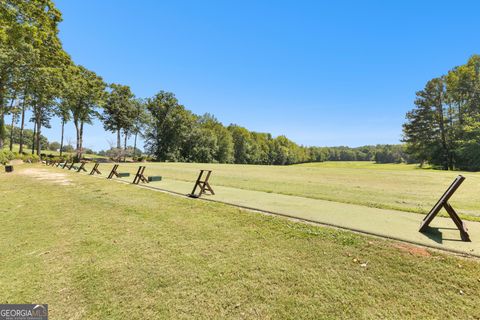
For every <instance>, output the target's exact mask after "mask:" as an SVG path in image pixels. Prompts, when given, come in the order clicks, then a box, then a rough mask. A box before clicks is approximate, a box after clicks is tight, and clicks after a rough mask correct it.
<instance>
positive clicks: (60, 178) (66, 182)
mask: <svg viewBox="0 0 480 320" xmlns="http://www.w3.org/2000/svg"><path fill="white" fill-rule="evenodd" d="M18 174H21V175H25V176H30V177H34V178H35V179H37V180H42V181H50V182H53V183H55V184H59V185H61V186H70V185H72V184H73V183H72V181H71V180H70V179H68V176H67V175H66V174H64V173H57V172H51V171H48V170H44V169H35V168H28V169H25V170H22V171H19V172H18Z"/></svg>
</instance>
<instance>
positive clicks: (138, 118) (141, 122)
mask: <svg viewBox="0 0 480 320" xmlns="http://www.w3.org/2000/svg"><path fill="white" fill-rule="evenodd" d="M134 107H135V114H134V117H133V118H134V123H133V127H132V133H133V135H134V142H133V154H132V157H133V158H134V159H135V157H136V155H137V154H138V155H140V156H141V154H142V153H141V152H137V151H139V149H137V137H138V136H141V137H144V134H143V132H144V130H145V128H146V125H147V123H148V122H149V118H148V117H149V115H148V113H147V110H146V107H145V102H144V101H143V100H140V99H136V100H135V101H134Z"/></svg>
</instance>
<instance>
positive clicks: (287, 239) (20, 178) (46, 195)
mask: <svg viewBox="0 0 480 320" xmlns="http://www.w3.org/2000/svg"><path fill="white" fill-rule="evenodd" d="M165 166H166V167H170V171H167V170H164V171H165V172H168V174H169V175H173V174H175V172H177V171H182V170H181V167H182V166H180V165H178V164H171V165H165ZM290 168H294V169H296V170H299V171H300V172H304V171H303V170H307V171H306V172H308V169H309V168H311V167H309V166H296V167H289V168H288V170H291V169H290ZM190 169H191V170H193V171H196V169H195V166H193V165H191V166H190ZM194 169H195V170H194ZM32 170H33V171H32ZM38 170H40V173H41V172H42V171H47V172H54V174H53V175H46V176H44V177H42V175H41V174H40V175H39V174H38ZM267 170H278V168H275V167H273V168H271V169H267ZM315 170H318V168H315ZM335 170H341V169H340V168H335ZM253 171H254V172H257V173H258V171H256V167H253ZM404 171H405V172H406V173H408V174H411V172H415V171H413V170H410V169H408V170H404ZM35 172H37V173H36V174H35ZM270 172H271V171H270ZM195 173H196V172H195ZM217 173H218V172H217ZM435 173H437V172H435ZM421 174H424V172H423V171H422V172H421ZM251 175H252V174H250V175H247V174H246V178H247V179H252V178H251ZM253 175H254V174H253ZM34 176H36V177H37V178H34ZM221 176H222V174H218V175H217V178H218V180H216V183H220V181H222V180H221ZM189 178H190V176H189ZM277 178H278V177H277ZM312 179H313V178H312ZM259 180H260V181H264V180H265V176H263V177H262V178H260V179H259ZM447 180H449V179H447ZM0 203H1V204H2V205H1V206H0V214H1V215H2V224H0V237H1V241H0V252H1V255H0V286H1V288H2V290H0V303H31V302H38V303H48V304H49V309H50V312H51V318H52V319H145V318H147V319H152V318H164V319H179V318H185V319H187V318H190V319H212V318H217V319H220V318H222V319H223V318H235V319H247V318H248V319H251V318H257V319H279V318H284V319H302V318H303V319H318V318H345V317H348V318H364V319H367V318H382V319H385V318H392V319H398V318H457V319H459V318H461V319H467V318H473V319H475V318H479V317H480V310H479V308H478V305H479V303H480V278H479V274H480V264H479V262H478V260H474V259H464V258H459V257H456V256H452V255H445V254H441V253H437V252H431V251H427V250H425V249H421V248H416V247H411V246H407V245H404V244H399V243H395V242H390V241H385V240H378V239H376V238H369V237H365V236H361V235H357V234H352V233H349V232H344V231H338V230H334V229H328V228H321V227H316V226H311V225H305V224H301V223H295V222H291V221H288V220H285V219H281V218H276V217H270V216H264V215H261V214H258V213H252V212H246V211H242V210H238V209H235V208H232V207H228V206H225V205H220V204H214V203H205V202H199V201H198V200H192V199H187V198H180V197H174V196H171V195H166V194H163V193H160V192H154V191H151V190H146V189H141V188H136V187H134V186H132V185H124V184H120V183H115V182H112V181H107V180H104V179H93V178H91V177H88V176H86V175H78V174H74V173H73V172H64V171H59V170H55V169H48V168H44V167H41V166H40V165H37V166H27V165H24V166H19V167H18V168H16V171H15V173H13V174H5V173H0Z"/></svg>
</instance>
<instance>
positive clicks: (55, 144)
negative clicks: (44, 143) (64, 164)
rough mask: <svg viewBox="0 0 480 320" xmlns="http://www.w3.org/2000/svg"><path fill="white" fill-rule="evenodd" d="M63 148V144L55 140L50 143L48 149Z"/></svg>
mask: <svg viewBox="0 0 480 320" xmlns="http://www.w3.org/2000/svg"><path fill="white" fill-rule="evenodd" d="M61 148H62V145H61V144H60V143H59V142H57V141H53V142H51V143H49V144H48V150H51V151H57V150H60V149H61ZM60 151H61V150H60ZM60 156H61V155H60Z"/></svg>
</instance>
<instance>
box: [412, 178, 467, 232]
mask: <svg viewBox="0 0 480 320" xmlns="http://www.w3.org/2000/svg"><path fill="white" fill-rule="evenodd" d="M464 180H465V177H464V176H462V175H459V176H458V177H457V178H456V179H455V180H454V181H453V182H452V184H451V185H450V187H448V189H447V191H445V193H444V194H443V195H442V197H441V198H440V199H439V200H438V201H437V203H436V204H435V205H434V206H433V208H432V210H430V212H429V213H428V214H427V215H426V216H425V218H423V221H422V224H421V225H420V230H418V231H420V232H426V231H427V230H428V225H429V224H430V222H432V220H433V219H434V218H435V217H436V216H437V214H438V213H439V212H440V210H441V209H442V207H443V208H445V210H446V211H447V213H448V215H449V216H450V218H452V220H453V222H454V223H455V225H456V226H457V228H458V230H460V237H461V238H462V240H463V241H470V236H469V235H468V229H467V227H466V226H465V223H463V221H462V219H460V217H459V216H458V214H457V213H456V212H455V210H454V209H453V207H452V206H451V205H450V204H449V203H448V200H450V198H451V197H452V195H453V194H454V193H455V191H457V189H458V187H460V185H461V184H462V182H463V181H464Z"/></svg>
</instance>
